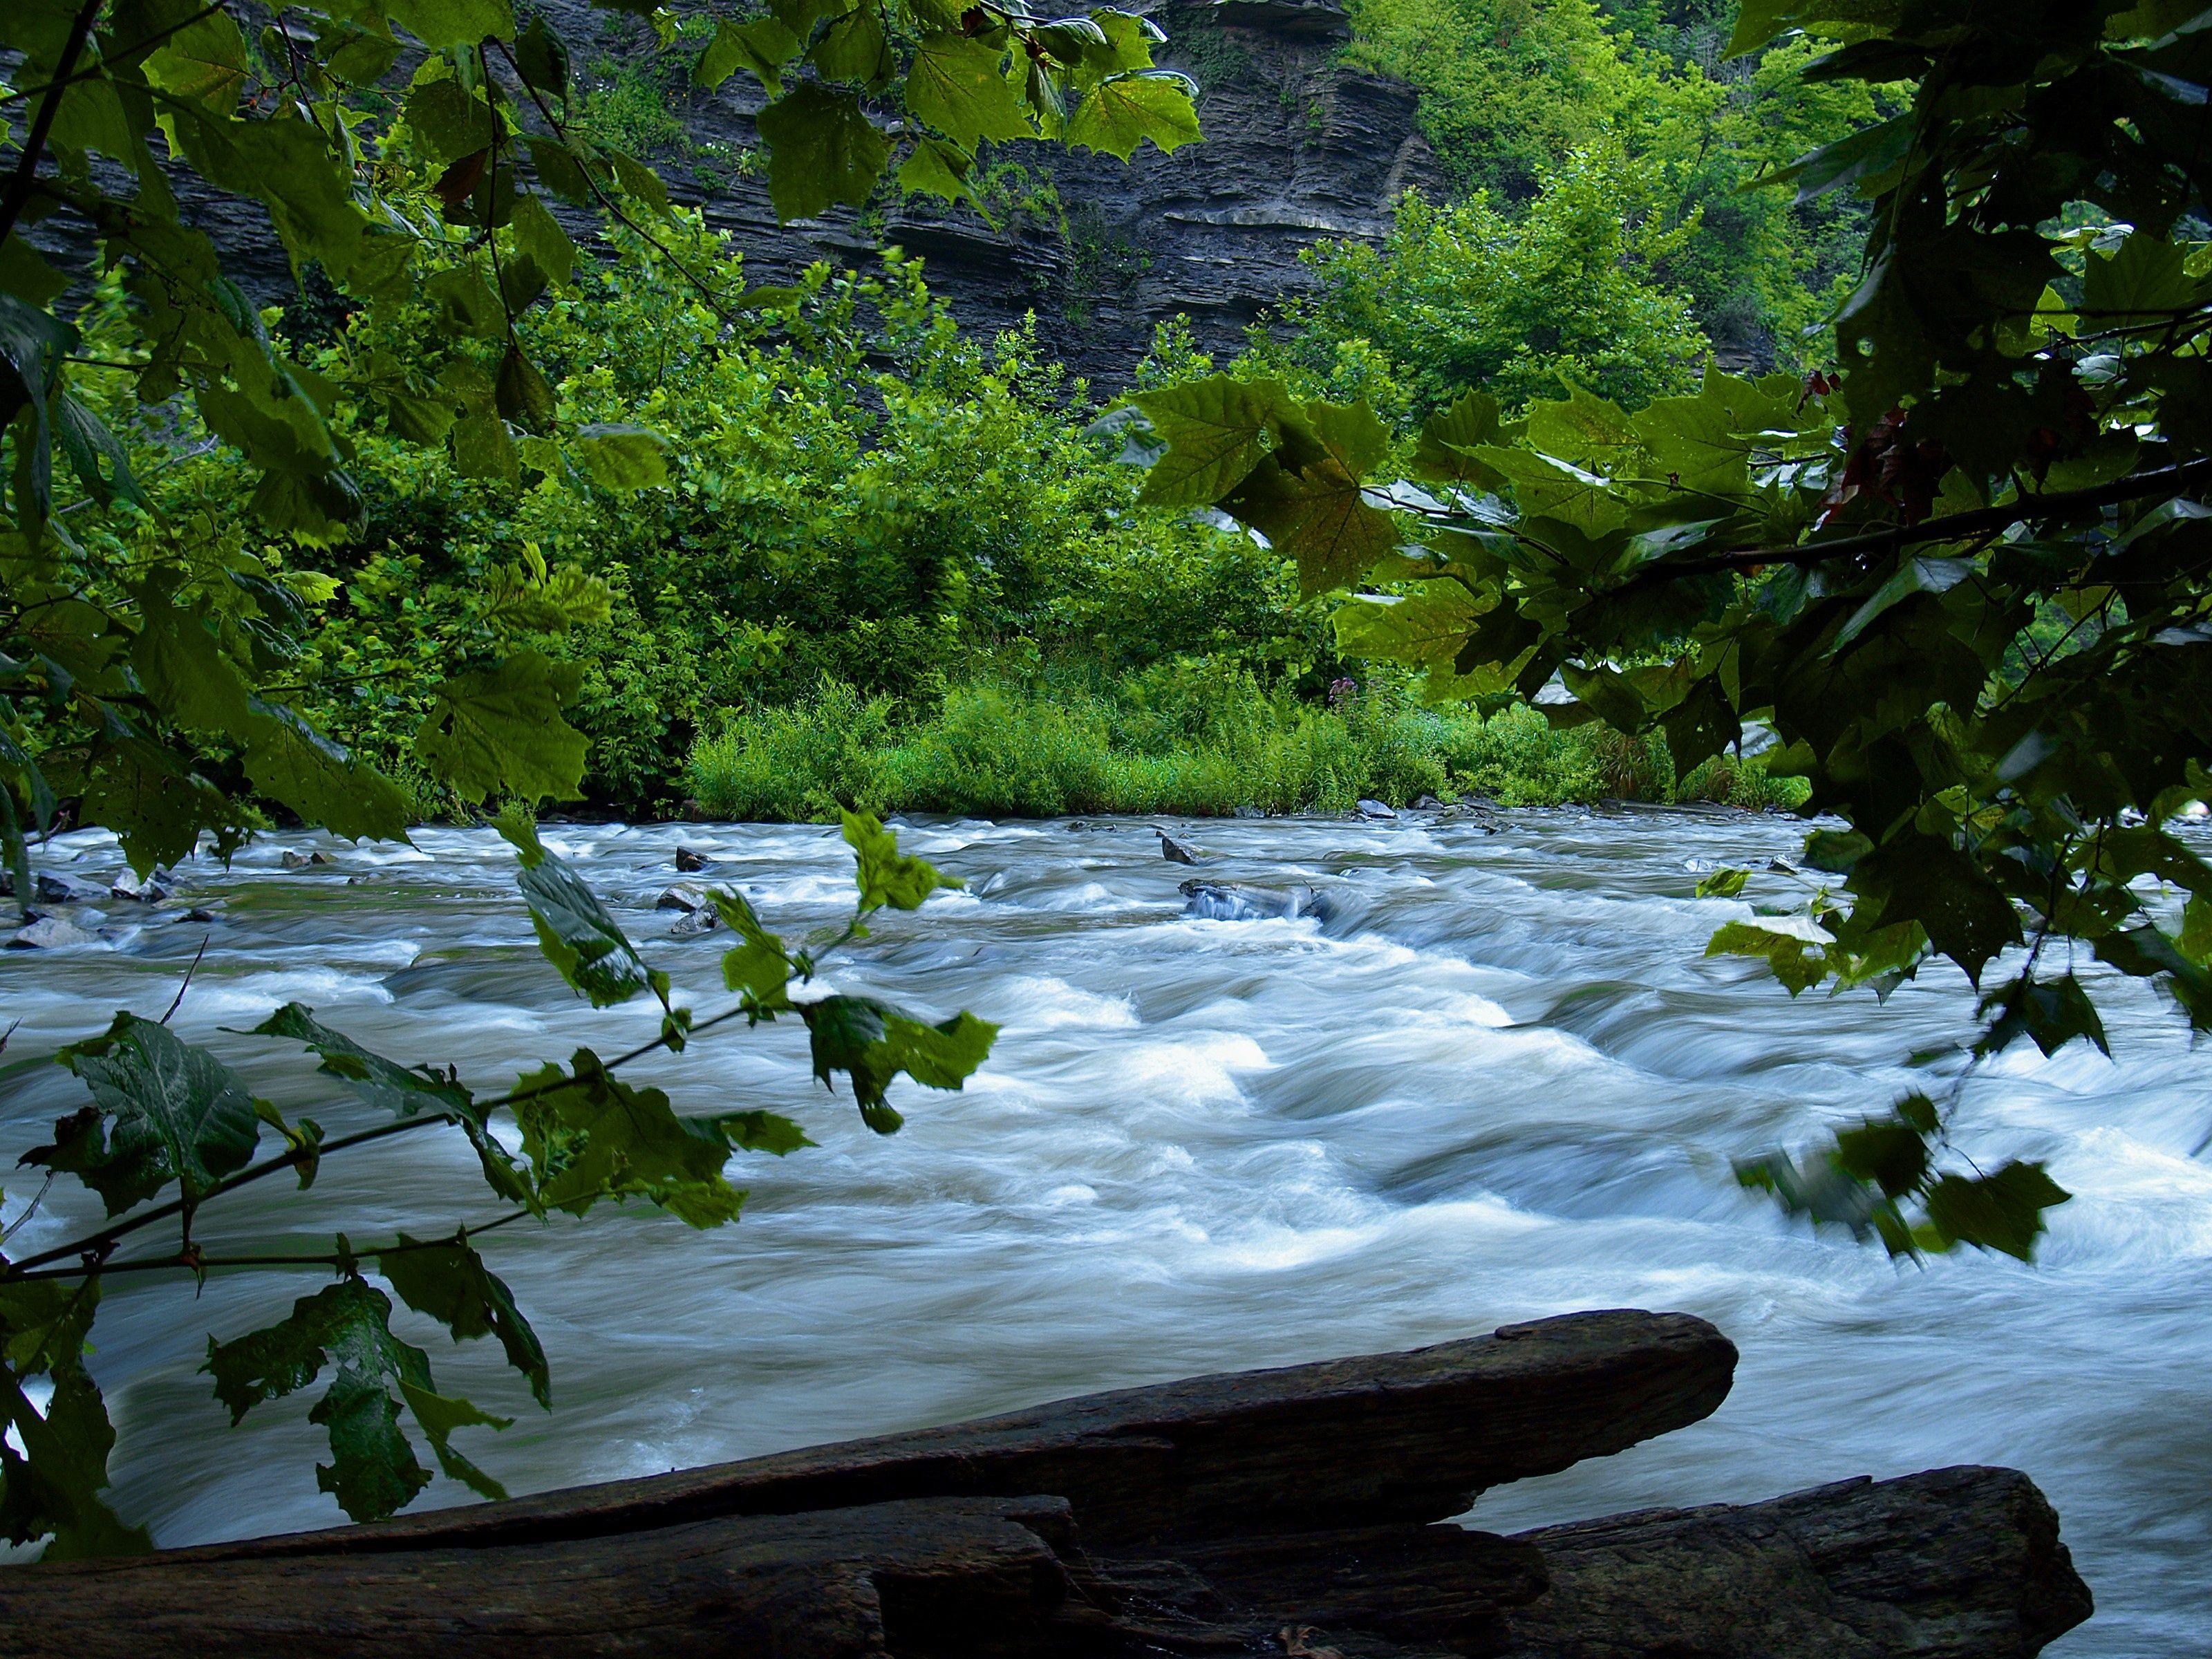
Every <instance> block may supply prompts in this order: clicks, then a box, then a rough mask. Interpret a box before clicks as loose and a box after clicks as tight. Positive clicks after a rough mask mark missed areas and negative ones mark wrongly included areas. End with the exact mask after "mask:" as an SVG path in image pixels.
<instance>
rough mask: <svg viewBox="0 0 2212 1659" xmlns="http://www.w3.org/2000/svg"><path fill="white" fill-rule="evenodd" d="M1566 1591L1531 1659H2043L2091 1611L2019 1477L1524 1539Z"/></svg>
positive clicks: (1523, 1634)
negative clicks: (2038, 1656) (2034, 1657)
mask: <svg viewBox="0 0 2212 1659" xmlns="http://www.w3.org/2000/svg"><path fill="white" fill-rule="evenodd" d="M1521 1540H1522V1541H1523V1542H1526V1543H1529V1544H1533V1545H1534V1546H1535V1547H1536V1548H1537V1549H1538V1550H1539V1551H1541V1553H1542V1555H1543V1558H1544V1562H1545V1565H1546V1566H1547V1568H1548V1569H1549V1570H1550V1572H1551V1578H1552V1585H1551V1589H1549V1590H1548V1591H1547V1593H1546V1594H1545V1595H1541V1596H1540V1597H1538V1598H1536V1599H1534V1601H1531V1602H1529V1603H1528V1605H1527V1606H1525V1607H1521V1608H1518V1609H1516V1610H1515V1611H1514V1612H1513V1613H1512V1614H1511V1616H1510V1621H1511V1625H1512V1628H1513V1632H1514V1642H1513V1645H1512V1647H1511V1649H1510V1651H1511V1653H1512V1654H1513V1655H1514V1656H1515V1659H1644V1656H1647V1655H1656V1654H1664V1655H1666V1656H1668V1659H1800V1656H1802V1659H2025V1656H2027V1655H2030V1654H2035V1653H2039V1652H2041V1651H2042V1650H2043V1648H2044V1647H2045V1644H2048V1643H2050V1642H2051V1641H2052V1640H2054V1639H2055V1638H2057V1637H2059V1636H2060V1635H2063V1633H2064V1632H2067V1631H2069V1630H2071V1629H2072V1628H2073V1627H2074V1626H2076V1625H2078V1624H2080V1623H2081V1621H2082V1620H2085V1619H2087V1617H2088V1616H2089V1613H2090V1606H2091V1604H2090V1598H2089V1588H2088V1586H2087V1585H2086V1584H2084V1583H2082V1582H2081V1577H2079V1575H2077V1574H2076V1573H2075V1571H2074V1564H2073V1559H2072V1558H2071V1556H2069V1553H2067V1549H2066V1546H2065V1545H2063V1544H2062V1543H2061V1542H2059V1541H2058V1516H2057V1512H2056V1511H2054V1510H2052V1509H2051V1505H2050V1504H2049V1503H2048V1502H2046V1501H2045V1498H2044V1496H2043V1494H2042V1493H2041V1492H2038V1491H2037V1490H2036V1488H2035V1483H2034V1482H2033V1481H2032V1480H2029V1479H2028V1478H2027V1476H2026V1475H2024V1474H2021V1473H2020V1472H2019V1471H2018V1470H2016V1469H1992V1468H1953V1469H1931V1470H1929V1471H1928V1472H1927V1473H1925V1474H1913V1475H1907V1476H1905V1478H1904V1479H1903V1480H1883V1481H1870V1480H1847V1481H1844V1482H1842V1483H1840V1484H1838V1485H1835V1486H1816V1487H1814V1488H1813V1489H1812V1490H1811V1491H1809V1492H1793V1493H1791V1494H1790V1496H1788V1497H1786V1498H1774V1499H1771V1500H1770V1501H1769V1502H1767V1503H1764V1504H1741V1505H1729V1504H1714V1505H1711V1506H1708V1507H1705V1508H1699V1509H1691V1510H1643V1511H1640V1512H1638V1513H1636V1514H1631V1515H1615V1516H1607V1517H1605V1518H1604V1519H1602V1520H1597V1521H1584V1522H1577V1523H1575V1524H1573V1525H1571V1526H1564V1527H1547V1528H1543V1529H1541V1531H1537V1532H1531V1533H1523V1534H1521Z"/></svg>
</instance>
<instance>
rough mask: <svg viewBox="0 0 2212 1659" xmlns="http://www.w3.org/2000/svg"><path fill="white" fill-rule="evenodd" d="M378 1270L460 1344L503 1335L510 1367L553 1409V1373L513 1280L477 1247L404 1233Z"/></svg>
mask: <svg viewBox="0 0 2212 1659" xmlns="http://www.w3.org/2000/svg"><path fill="white" fill-rule="evenodd" d="M376 1270H377V1271H378V1272H379V1273H382V1274H383V1275H384V1277H385V1278H386V1279H388V1280H390V1281H391V1285H392V1289H393V1290H395V1291H398V1292H399V1299H400V1300H401V1301H402V1302H404V1303H405V1304H407V1305H408V1306H409V1307H410V1308H412V1309H414V1310H415V1311H416V1312H417V1313H420V1314H428V1316H430V1317H431V1318H433V1319H435V1320H436V1321H437V1322H439V1323H440V1324H441V1325H443V1326H444V1327H445V1328H447V1330H449V1331H451V1332H452V1333H453V1340H454V1341H456V1342H468V1341H473V1340H476V1339H477V1338H478V1337H484V1336H495V1337H497V1338H498V1339H499V1346H500V1347H501V1349H502V1350H503V1351H504V1352H506V1354H507V1364H510V1365H512V1366H513V1367H514V1369H515V1370H518V1371H520V1372H521V1373H522V1375H523V1376H525V1377H526V1378H528V1379H529V1382H530V1392H531V1395H532V1397H533V1398H535V1399H536V1400H537V1401H538V1404H539V1405H541V1406H543V1407H545V1408H546V1409H547V1410H548V1411H550V1410H551V1409H552V1407H553V1376H552V1370H551V1368H550V1366H549V1365H548V1364H546V1360H545V1350H544V1346H541V1345H540V1344H539V1342H538V1334H537V1333H536V1332H535V1331H533V1330H532V1329H531V1328H530V1322H529V1321H528V1320H526V1319H525V1318H524V1317H523V1316H522V1310H520V1308H518V1307H516V1306H515V1304H514V1293H513V1291H510V1290H509V1289H507V1281H506V1280H504V1279H501V1278H500V1276H499V1275H498V1274H496V1273H494V1272H492V1271H491V1269H490V1268H489V1267H486V1266H485V1265H484V1260H483V1256H482V1255H478V1254H477V1251H476V1249H474V1248H473V1247H472V1246H471V1245H470V1244H468V1243H465V1242H461V1241H458V1240H457V1241H455V1242H454V1243H443V1244H441V1243H422V1242H421V1241H419V1240H416V1239H412V1238H410V1237H408V1236H407V1235H406V1234H405V1233H402V1234H400V1235H399V1242H398V1248H397V1249H390V1250H384V1251H380V1253H379V1254H378V1255H377V1256H376ZM421 1414H422V1413H420V1412H419V1411H418V1412H417V1413H416V1415H417V1416H418V1417H419V1416H420V1415H421Z"/></svg>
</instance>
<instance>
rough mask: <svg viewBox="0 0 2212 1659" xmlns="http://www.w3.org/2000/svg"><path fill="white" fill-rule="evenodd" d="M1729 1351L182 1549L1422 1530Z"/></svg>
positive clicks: (1530, 1367) (1652, 1409)
mask: <svg viewBox="0 0 2212 1659" xmlns="http://www.w3.org/2000/svg"><path fill="white" fill-rule="evenodd" d="M1734 1375H1735V1345H1734V1344H1732V1343H1731V1342H1729V1340H1728V1339H1727V1338H1726V1337H1724V1336H1723V1335H1722V1334H1720V1333H1719V1332H1718V1331H1717V1330H1716V1329H1714V1328H1713V1327H1712V1326H1711V1325H1709V1324H1707V1323H1706V1322H1705V1321H1704V1320H1702V1319H1696V1318H1692V1317H1691V1316H1689V1315H1687V1314H1650V1313H1639V1312H1634V1311H1613V1312H1605V1313H1586V1314H1571V1315H1568V1316H1565V1317H1563V1318H1558V1319H1546V1320H1540V1321H1537V1322H1534V1323H1530V1324H1526V1325H1509V1326H1506V1327H1504V1328H1502V1329H1500V1330H1498V1332H1496V1333H1495V1334H1492V1335H1489V1336H1480V1337H1474V1338H1471V1339H1468V1340H1464V1341H1459V1342H1446V1343H1443V1344H1440V1345H1438V1346H1435V1347H1431V1348H1417V1349H1414V1350H1413V1351H1412V1352H1406V1353H1394V1354H1376V1355H1370V1356H1367V1357H1364V1358H1354V1359H1334V1360H1328V1361H1325V1362H1323V1363H1322V1364H1311V1365H1292V1366H1288V1367H1285V1368H1283V1369H1280V1370H1257V1371H1237V1372H1231V1373H1229V1374H1226V1375H1223V1376H1200V1377H1192V1378H1189V1379H1188V1380H1186V1381H1183V1382H1180V1383H1162V1384H1159V1385H1158V1386H1156V1387H1152V1388H1143V1389H1121V1390H1118V1391H1116V1392H1115V1393H1111V1394H1095V1395H1084V1396H1082V1397H1080V1398H1078V1399H1074V1400H1064V1401H1057V1402H1055V1403H1054V1404H1051V1405H1046V1406H1038V1407H1033V1408H1031V1409H1030V1410H1028V1411H1020V1412H1012V1413H1007V1414H1006V1415H1005V1416H1003V1417H990V1418H983V1419H978V1420H976V1421H974V1422H969V1423H959V1424H954V1425H950V1426H948V1427H945V1428H939V1429H925V1430H921V1431H918V1432H915V1433H910V1434H896V1435H887V1436H884V1437H881V1438H879V1439H873V1440H854V1441H847V1442H844V1443H841V1444H837V1445H831V1446H813V1447H809V1448H807V1449H805V1450H803V1451H793V1452H784V1453H781V1454H779V1455H775V1456H773V1457H760V1458H754V1459H751V1460H750V1461H748V1462H739V1463H724V1464H720V1465H716V1466H713V1467H710V1468H699V1469H685V1470H683V1471H680V1472H678V1473H677V1474H665V1475H655V1476H652V1477H649V1478H647V1479H644V1480H623V1481H616V1482H612V1483H610V1484H608V1485H605V1486H580V1487H574V1488H571V1489H569V1490H568V1491H564V1492H545V1493H541V1494H539V1495H538V1496H536V1497H532V1498H517V1499H514V1500H513V1501H511V1502H508V1503H503V1504H480V1505H477V1506H475V1507H472V1508H469V1509H463V1510H443V1511H434V1512H432V1513H429V1514H427V1515H422V1516H407V1517H403V1518H401V1519H399V1520H396V1521H389V1522H384V1523H382V1524H380V1525H377V1526H371V1527H342V1528H332V1529H331V1530H329V1531H326V1532H312V1533H295V1534H290V1535H288V1536H285V1537H281V1538H270V1539H256V1540H252V1541H247V1542H246V1543H242V1544H232V1545H216V1546H210V1547H205V1548H202V1549H197V1550H193V1551H191V1552H188V1554H189V1556H190V1558H191V1559H198V1560H204V1561H216V1560H228V1559H240V1558H242V1557H256V1556H268V1555H280V1554H293V1553H307V1552H327V1551H343V1552H349V1553H358V1552H367V1551H375V1550H392V1549H422V1548H428V1547H437V1546H441V1545H444V1544H470V1545H484V1544H491V1543H502V1542H523V1541H547V1540H554V1539H562V1538H582V1537H590V1536H593V1535H596V1534H605V1533H617V1532H635V1531H637V1530H639V1529H640V1528H650V1527H665V1526H671V1525H677V1524H680V1523H683V1522H690V1521H702V1520H708V1519H712V1518H714V1517H717V1516H731V1515H772V1514H778V1513H783V1514H791V1513H796V1512H798V1511H800V1510H824V1509H843V1508H850V1507H854V1506H855V1505H860V1504H879V1503H885V1502H889V1501H891V1500H895V1499H898V1498H935V1497H959V1496H972V1497H988V1496H992V1495H994V1494H997V1495H1004V1494H1007V1493H1022V1492H1052V1493H1055V1494H1057V1495H1059V1496H1060V1497H1064V1498H1066V1499H1067V1500H1068V1501H1069V1502H1070V1503H1071V1504H1073V1506H1074V1511H1075V1516H1076V1520H1077V1522H1078V1523H1079V1525H1080V1526H1081V1527H1082V1528H1083V1535H1084V1538H1085V1541H1086V1542H1087V1543H1088V1544H1089V1545H1091V1547H1094V1548H1102V1547H1108V1546H1115V1545H1127V1544H1133V1543H1141V1542H1146V1541H1153V1540H1158V1539H1169V1538H1183V1537H1188V1538H1208V1537H1231V1536H1243V1535H1246V1534H1255V1533H1262V1532H1297V1531H1307V1530H1315V1529H1322V1528H1331V1529H1333V1528H1344V1527H1352V1526H1362V1525H1378V1524H1386V1523H1391V1522H1426V1521H1439V1520H1442V1519H1443V1518H1444V1517H1445V1516H1451V1515H1456V1514H1458V1513H1459V1512H1460V1511H1462V1510H1465V1509H1466V1508H1467V1506H1468V1504H1469V1503H1470V1502H1471V1501H1472V1500H1473V1498H1474V1495H1475V1494H1476V1493H1478V1492H1481V1491H1483V1490H1484V1489H1485V1488H1486V1487H1489V1486H1498V1485H1500V1484H1502V1483H1504V1482H1505V1481H1509V1480H1522V1479H1525V1478H1526V1477H1528V1476H1530V1475H1536V1474H1552V1473H1553V1472H1555V1471H1557V1470H1559V1469H1563V1468H1566V1467H1567V1466H1568V1465H1570V1464H1571V1463H1575V1462H1579V1461H1581V1460H1582V1459H1583V1458H1586V1457H1603V1456H1606V1455H1608V1454H1610V1453H1613V1452H1617V1451H1620V1450H1622V1449H1625V1448H1626V1447H1629V1446H1632V1445H1634V1444H1635V1443H1637V1442H1638V1441H1640V1440H1646V1439H1649V1438H1650V1437H1652V1436H1653V1435H1657V1434H1664V1433H1666V1432H1668V1431H1669V1430H1672V1429H1678V1428H1681V1427H1683V1426H1684V1425H1687V1424H1691V1423H1694V1422H1697V1421H1698V1420H1699V1419H1701V1418H1704V1417H1705V1416H1707V1415H1709V1414H1710V1413H1711V1412H1712V1410H1713V1408H1714V1407H1717V1406H1718V1405H1719V1404H1720V1402H1721V1401H1722V1400H1723V1399H1724V1398H1725V1397H1726V1396H1727V1394H1728V1391H1729V1383H1730V1382H1731V1380H1732V1379H1733V1377H1734Z"/></svg>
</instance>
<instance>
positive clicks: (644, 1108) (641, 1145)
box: [514, 1048, 744, 1228]
mask: <svg viewBox="0 0 2212 1659" xmlns="http://www.w3.org/2000/svg"><path fill="white" fill-rule="evenodd" d="M570 1068H571V1069H570V1070H569V1071H568V1072H566V1073H564V1072H562V1069H561V1067H560V1066H557V1065H549V1066H545V1067H544V1068H543V1069H542V1070H539V1071H538V1072H534V1073H530V1074H529V1075H527V1076H525V1077H524V1078H522V1079H520V1080H519V1082H518V1083H517V1085H516V1093H517V1094H518V1095H520V1096H523V1097H524V1098H521V1099H519V1100H518V1101H517V1102H516V1103H515V1108H514V1115H515V1121H517V1122H518V1123H519V1124H520V1126H521V1127H522V1150H523V1154H524V1156H525V1157H526V1158H529V1159H530V1162H531V1165H532V1169H533V1170H534V1171H535V1172H536V1174H537V1176H538V1186H539V1189H540V1191H541V1192H542V1193H543V1194H544V1200H545V1204H546V1206H547V1207H548V1208H550V1209H558V1210H566V1211H567V1212H569V1213H570V1214H572V1215H582V1214H584V1213H585V1212H587V1211H588V1210H590V1209H591V1208H592V1206H594V1205H595V1204H597V1203H599V1201H600V1200H602V1199H610V1198H611V1199H614V1200H622V1199H625V1198H629V1197H643V1198H645V1199H647V1200H649V1201H651V1202H652V1203H654V1204H657V1205H659V1206H660V1207H661V1208H663V1209H665V1210H667V1211H668V1212H671V1214H673V1215H675V1216H677V1217H678V1218H679V1219H681V1220H683V1221H684V1222H686V1223H688V1224H689V1225H691V1226H694V1227H701V1228H707V1227H716V1226H720V1225H722V1224H724V1223H725V1222H729V1221H734V1220H735V1219H736V1218H737V1216H738V1210H739V1208H740V1207H741V1206H742V1205H743V1203H744V1194H743V1193H741V1192H738V1191H737V1190H736V1189H735V1188H732V1187H731V1185H730V1184H729V1182H726V1180H724V1179H723V1177H722V1166H723V1165H724V1164H727V1163H728V1162H729V1160H730V1157H731V1155H732V1152H733V1151H734V1150H735V1148H734V1146H732V1140H731V1131H730V1128H729V1127H726V1125H727V1124H729V1123H731V1122H733V1121H741V1120H740V1119H718V1118H687V1117H679V1116H678V1115H677V1113H676V1111H675V1109H673V1108H672V1107H671V1105H670V1104H669V1101H668V1097H667V1096H666V1095H665V1094H663V1093H662V1092H661V1091H659V1090H658V1089H650V1088H646V1089H640V1088H633V1087H631V1086H630V1085H628V1084H626V1083H624V1082H623V1081H622V1080H621V1079H618V1078H617V1077H615V1076H613V1075H612V1074H611V1073H609V1072H608V1071H607V1069H606V1067H605V1065H604V1064H603V1063H602V1062H601V1060H599V1056H598V1055H597V1054H593V1053H592V1051H591V1050H590V1049H588V1048H579V1049H578V1050H577V1051H576V1052H575V1054H574V1057H573V1059H572V1060H571V1061H570Z"/></svg>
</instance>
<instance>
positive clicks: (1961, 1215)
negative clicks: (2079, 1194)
mask: <svg viewBox="0 0 2212 1659" xmlns="http://www.w3.org/2000/svg"><path fill="white" fill-rule="evenodd" d="M2072 1196H2073V1194H2070V1193H2069V1192H2068V1191H2067V1190H2066V1189H2065V1188H2063V1187H2061V1186H2060V1185H2059V1184H2058V1183H2057V1182H2055V1181H2053V1180H2051V1177H2050V1176H2049V1175H2048V1174H2046V1173H2045V1170H2044V1167H2043V1165H2042V1164H2023V1163H2020V1162H2017V1161H2015V1162H2013V1163H2008V1164H2006V1165H2005V1166H2004V1167H2003V1168H2002V1169H2001V1170H1998V1171H1997V1172H1996V1174H1994V1175H1987V1176H1959V1175H1948V1176H1944V1177H1943V1178H1942V1180H1941V1181H1939V1182H1936V1185H1935V1187H1934V1188H1932V1189H1931V1190H1930V1191H1929V1194H1928V1225H1929V1226H1930V1227H1932V1228H1933V1229H1935V1231H1936V1233H1937V1234H1938V1235H1939V1236H1940V1237H1942V1238H1943V1239H1944V1240H1945V1241H1947V1242H1952V1243H1960V1244H1974V1245H1978V1246H1979V1247H1980V1248H1981V1249H1985V1250H2002V1252H2003V1253H2004V1254H2005V1255H2011V1256H2017V1257H2019V1258H2020V1259H2021V1261H2027V1260H2028V1259H2029V1258H2030V1257H2032V1256H2033V1255H2034V1254H2035V1241H2036V1240H2037V1239H2038V1238H2039V1237H2041V1236H2042V1233H2043V1231H2044V1221H2043V1212H2045V1210H2048V1209H2051V1208H2053V1207H2055V1206H2057V1205H2060V1204H2063V1203H2065V1202H2067V1200H2069V1199H2070V1198H2071V1197H2072Z"/></svg>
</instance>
